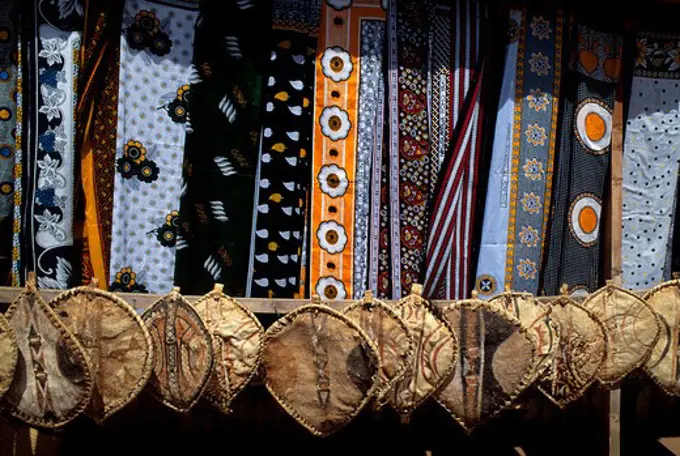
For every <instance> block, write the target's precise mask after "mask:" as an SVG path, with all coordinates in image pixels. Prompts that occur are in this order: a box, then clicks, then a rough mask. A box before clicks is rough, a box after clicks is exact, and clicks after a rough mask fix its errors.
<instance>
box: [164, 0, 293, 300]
mask: <svg viewBox="0 0 680 456" xmlns="http://www.w3.org/2000/svg"><path fill="white" fill-rule="evenodd" d="M264 5H265V2H255V3H253V2H248V1H229V2H224V1H222V0H210V1H206V2H201V18H202V19H201V21H200V24H199V26H198V29H197V32H196V55H195V57H194V67H195V69H194V71H193V72H192V73H193V74H192V78H191V97H190V99H189V105H188V108H189V112H188V115H189V117H190V126H191V128H190V132H191V133H190V134H189V137H188V138H187V149H186V150H187V155H186V161H185V176H186V193H185V194H184V195H183V197H182V204H181V222H180V223H179V224H178V234H180V236H181V237H182V238H183V239H182V240H181V241H179V245H178V251H177V268H176V270H175V282H176V284H177V286H179V287H181V289H182V291H183V292H184V293H192V294H203V293H206V292H207V291H209V290H210V289H211V288H212V287H213V285H214V283H215V282H220V283H222V284H224V290H225V293H227V294H229V295H232V296H244V295H245V294H246V282H247V275H248V272H247V271H248V258H249V251H250V249H249V241H250V237H251V230H252V225H251V221H252V220H253V195H254V181H255V172H256V169H257V153H258V143H259V138H260V130H261V121H260V111H261V109H260V107H261V100H262V95H261V81H260V76H259V75H260V74H263V73H264V72H265V68H263V67H261V64H262V63H263V62H264V61H265V59H266V58H267V56H268V54H269V45H270V43H271V38H270V37H269V36H268V33H269V31H270V30H271V23H269V22H268V21H266V20H263V18H265V17H269V15H268V12H267V11H266V10H264V9H263V7H264ZM272 153H277V152H275V151H274V152H272ZM282 177H283V176H282ZM291 206H293V203H292V202H291ZM295 206H296V207H297V209H299V206H298V205H297V202H295ZM291 211H292V207H291Z"/></svg>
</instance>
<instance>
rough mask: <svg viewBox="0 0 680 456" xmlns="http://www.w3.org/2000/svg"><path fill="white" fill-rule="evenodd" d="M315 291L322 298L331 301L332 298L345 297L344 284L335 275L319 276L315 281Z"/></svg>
mask: <svg viewBox="0 0 680 456" xmlns="http://www.w3.org/2000/svg"><path fill="white" fill-rule="evenodd" d="M315 291H316V294H318V295H319V296H320V297H321V299H323V300H328V301H332V300H334V299H340V300H342V299H346V298H347V290H346V289H345V284H344V283H342V282H341V281H339V280H338V279H336V278H335V277H330V276H327V277H321V278H320V279H319V281H318V282H317V283H316V287H315Z"/></svg>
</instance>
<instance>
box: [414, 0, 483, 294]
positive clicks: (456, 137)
mask: <svg viewBox="0 0 680 456" xmlns="http://www.w3.org/2000/svg"><path fill="white" fill-rule="evenodd" d="M484 12H485V8H484V7H483V6H481V5H479V3H477V2H472V1H469V0H467V1H463V0H459V1H457V2H456V3H455V6H454V10H453V11H452V17H451V31H452V39H453V43H452V46H451V69H452V70H451V72H450V80H451V92H450V93H451V103H450V104H451V122H452V124H451V125H452V128H451V131H453V140H452V141H451V146H450V147H449V148H448V150H447V151H446V155H445V157H444V163H443V164H442V167H441V173H440V179H439V184H438V186H437V191H436V193H435V198H434V201H433V205H432V211H431V219H430V236H429V239H428V246H427V254H426V263H425V265H426V268H425V293H426V295H427V296H428V297H431V298H439V299H463V298H465V297H467V295H468V293H469V287H468V284H469V282H470V264H471V244H472V230H473V215H474V204H475V190H476V184H477V167H478V163H479V150H480V146H481V131H480V130H481V128H480V125H481V121H482V109H481V104H480V92H481V86H482V75H483V70H481V69H479V68H480V66H479V64H478V58H479V45H480V26H481V20H482V18H483V16H484Z"/></svg>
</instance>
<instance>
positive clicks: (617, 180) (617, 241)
mask: <svg viewBox="0 0 680 456" xmlns="http://www.w3.org/2000/svg"><path fill="white" fill-rule="evenodd" d="M618 89H619V90H617V94H616V102H615V103H614V115H613V119H612V150H611V161H610V164H611V165H610V166H611V199H610V204H609V208H610V212H609V213H610V222H609V228H610V232H609V237H610V239H609V251H610V252H611V259H610V261H611V263H610V265H609V271H610V277H611V280H612V283H613V284H614V285H615V286H621V285H622V280H621V274H622V261H621V250H622V238H623V235H622V227H623V90H622V89H623V84H621V83H619V87H618ZM620 454H621V387H620V386H617V387H616V388H614V389H612V390H611V391H610V392H609V456H620Z"/></svg>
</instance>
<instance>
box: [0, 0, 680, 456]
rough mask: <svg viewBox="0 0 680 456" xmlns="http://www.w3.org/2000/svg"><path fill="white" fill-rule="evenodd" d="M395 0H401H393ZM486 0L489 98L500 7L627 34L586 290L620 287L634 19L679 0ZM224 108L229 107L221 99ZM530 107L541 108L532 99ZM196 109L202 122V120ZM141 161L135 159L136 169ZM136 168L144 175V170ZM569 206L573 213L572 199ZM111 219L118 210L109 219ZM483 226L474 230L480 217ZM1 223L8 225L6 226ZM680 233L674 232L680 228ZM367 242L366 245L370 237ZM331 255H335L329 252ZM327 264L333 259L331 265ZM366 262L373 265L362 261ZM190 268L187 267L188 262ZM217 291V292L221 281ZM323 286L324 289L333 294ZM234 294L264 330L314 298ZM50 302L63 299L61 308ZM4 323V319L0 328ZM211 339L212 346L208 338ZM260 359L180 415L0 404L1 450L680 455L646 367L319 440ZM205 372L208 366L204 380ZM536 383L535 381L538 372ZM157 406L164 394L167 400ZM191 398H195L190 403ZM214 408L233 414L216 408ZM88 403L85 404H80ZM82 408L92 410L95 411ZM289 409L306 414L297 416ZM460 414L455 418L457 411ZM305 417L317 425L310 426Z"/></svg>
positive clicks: (370, 415) (672, 417)
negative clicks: (592, 281)
mask: <svg viewBox="0 0 680 456" xmlns="http://www.w3.org/2000/svg"><path fill="white" fill-rule="evenodd" d="M73 1H77V0H73ZM244 1H246V0H244ZM338 1H339V0H338ZM246 2H247V1H246ZM392 2H393V3H396V1H395V0H392ZM341 3H342V2H341ZM349 3H352V2H351V1H350V2H349ZM355 3H356V1H355ZM369 3H370V2H369ZM492 3H493V8H491V11H492V15H491V17H490V18H489V24H490V26H489V27H488V29H487V31H486V33H487V34H488V40H489V47H488V48H487V51H486V52H487V54H488V59H487V61H486V68H485V70H484V71H485V72H486V81H485V84H486V87H485V88H486V92H487V93H486V94H485V96H487V97H489V98H490V99H494V97H495V98H496V99H497V98H498V97H499V96H500V93H501V90H502V89H501V87H502V83H503V81H502V78H503V65H504V61H503V60H504V59H503V55H504V52H505V51H504V47H505V33H506V31H507V19H508V14H509V11H510V9H511V8H512V7H515V6H517V5H519V7H520V8H521V7H535V6H538V7H541V8H558V7H562V8H565V11H567V10H568V11H569V12H570V13H571V14H573V16H574V17H578V18H579V20H580V21H582V22H580V23H583V24H586V25H588V26H592V27H594V28H597V29H598V30H601V31H604V32H609V33H616V34H619V35H621V36H622V37H623V55H622V58H621V61H622V62H623V65H622V69H621V75H622V76H621V79H620V80H619V82H618V83H617V85H616V90H617V91H616V100H615V102H614V106H613V113H612V116H611V119H612V123H611V131H610V134H611V148H610V150H609V152H610V153H609V156H610V160H609V163H608V166H609V169H608V172H607V175H606V180H605V181H604V193H603V198H602V200H603V201H604V203H603V204H602V206H601V208H602V209H603V215H602V227H601V231H600V233H601V235H600V239H601V242H600V245H601V246H600V249H601V251H602V252H603V253H602V254H601V255H600V262H601V264H600V265H599V267H600V270H601V271H602V274H600V281H599V283H597V284H596V285H597V286H596V287H593V288H594V289H598V288H600V287H604V286H605V285H606V286H609V285H613V286H616V287H623V286H624V279H623V269H624V266H623V262H624V260H623V255H622V250H623V246H624V243H625V242H624V236H625V232H624V228H625V226H626V225H625V223H624V215H623V205H624V202H623V201H624V185H625V179H624V175H623V173H624V171H623V170H624V139H625V138H624V129H625V126H624V122H625V121H624V119H627V118H628V109H629V99H630V98H631V96H632V94H631V93H630V87H631V82H632V79H633V77H634V76H633V75H634V71H635V69H634V65H635V62H636V58H637V56H636V40H635V37H636V35H637V34H638V32H640V31H655V32H658V33H675V34H680V26H678V25H677V19H676V18H677V17H680V2H677V1H675V0H656V1H654V2H630V3H620V2H614V1H611V2H608V1H605V2H590V3H588V4H580V2H579V4H576V5H574V4H571V3H572V2H560V1H557V0H554V1H550V2H538V1H536V2H531V1H525V2H518V3H517V5H514V4H513V5H510V4H509V2H505V1H493V2H492ZM643 3H644V4H643ZM0 4H1V3H0ZM355 6H356V5H355ZM678 46H680V43H678ZM679 49H680V48H679ZM679 52H680V51H679ZM331 96H333V95H331ZM178 97H179V98H178V99H177V100H181V94H178ZM675 101H676V102H677V100H675ZM178 103H179V102H178ZM221 108H222V107H221ZM225 109H226V110H227V111H228V107H227V108H225ZM366 109H368V108H366ZM493 109H495V108H493ZM493 109H490V110H489V111H492V110H493ZM678 109H680V107H679V108H678ZM536 111H537V112H538V111H539V109H537V110H536ZM176 112H177V111H176ZM225 112H226V111H225ZM486 115H487V117H488V118H487V119H486V120H485V122H486V124H485V125H488V129H487V130H486V131H487V132H486V133H485V134H484V136H488V137H485V138H484V139H483V141H482V140H481V139H480V141H482V142H483V144H484V145H483V147H482V150H484V153H483V154H482V157H481V158H480V162H479V169H480V170H482V172H481V173H480V176H479V181H478V186H479V189H480V190H479V192H478V194H477V199H478V200H479V201H481V203H479V204H477V206H476V207H475V208H474V211H473V212H474V213H475V214H476V217H477V218H478V219H480V220H481V219H482V218H483V215H484V204H483V203H484V201H485V197H486V188H487V186H488V184H489V182H488V179H489V177H488V176H484V174H485V173H484V172H483V170H488V169H490V168H491V167H492V163H491V145H492V142H493V136H494V135H493V134H492V133H488V131H492V130H493V126H494V124H495V121H496V118H495V116H496V115H495V113H488V114H486ZM203 121H204V122H205V121H206V120H205V119H203ZM199 122H201V121H200V120H199ZM207 122H208V123H209V122H211V119H210V118H208V119H207ZM196 125H199V124H198V123H197V124H196ZM196 125H194V126H196ZM575 134H576V133H575ZM565 141H568V140H565ZM280 144H283V143H280ZM127 146H129V147H130V148H133V147H135V144H127V145H126V147H127ZM275 146H276V145H275ZM310 147H313V148H322V147H327V146H326V145H324V144H321V143H319V144H317V143H314V144H310ZM284 148H285V146H284ZM127 150H128V149H126V151H127ZM274 150H276V149H274ZM332 150H333V149H332ZM280 152H282V151H280ZM126 153H127V152H126ZM336 153H337V152H336ZM331 155H332V154H331ZM149 156H151V154H149ZM669 157H670V155H669ZM147 158H148V157H147ZM147 158H145V156H144V155H142V158H141V159H140V160H138V161H137V162H135V163H136V165H135V166H137V165H139V166H142V167H143V165H144V163H145V161H144V160H147ZM154 166H155V165H154ZM140 169H141V168H140ZM308 171H309V170H308ZM130 172H132V171H130ZM142 172H143V171H139V173H142ZM149 173H153V170H149ZM631 175H632V173H631ZM140 176H141V177H144V176H143V175H142V174H140ZM147 177H148V176H147ZM336 177H337V176H336ZM140 181H141V179H140ZM280 196H281V195H279V197H280ZM211 204H212V202H211ZM321 204H322V202H319V205H321ZM323 204H325V203H323ZM441 207H443V208H446V205H445V204H443V205H442V206H441ZM213 208H214V207H213ZM444 210H445V209H442V211H444ZM568 212H569V214H571V210H570V211H568ZM225 217H226V216H225ZM546 217H547V215H546ZM171 218H172V217H171ZM115 223H116V221H115V220H114V225H115ZM126 223H127V222H126ZM171 223H172V220H171V219H168V222H167V223H166V224H165V225H163V226H162V227H161V228H159V230H161V231H162V229H163V228H164V227H166V225H168V224H171ZM598 223H599V221H598ZM479 225H480V226H479V228H481V223H480V224H479ZM126 226H127V225H126ZM371 226H373V225H371ZM168 229H169V228H168ZM3 230H5V232H2V231H3ZM10 231H12V227H7V226H6V224H5V225H0V237H3V236H4V237H5V238H6V237H7V236H9V237H11V236H12V233H11V232H10ZM161 231H159V232H161ZM675 232H679V231H678V227H677V226H676V227H675ZM147 234H148V233H147ZM237 234H238V233H237ZM237 234H235V235H237ZM482 236H483V235H482V233H481V229H476V230H475V232H474V233H470V239H469V243H470V245H471V246H472V247H470V250H471V251H470V253H471V254H472V256H474V257H475V258H476V257H477V254H478V253H479V252H480V250H482V247H480V244H483V243H484V241H483V239H482ZM253 239H254V235H253ZM145 247H146V246H145ZM140 250H141V248H140ZM1 253H2V254H5V253H6V252H1ZM365 253H367V254H368V249H366V250H365ZM173 258H174V257H173ZM11 260H12V258H11V255H7V256H4V257H2V258H0V267H1V268H2V269H1V270H0V272H2V273H3V274H4V273H8V271H9V269H10V268H11ZM173 261H174V259H173ZM181 261H182V257H180V256H179V255H178V256H177V262H178V265H177V266H175V267H177V268H178V269H181V268H182V267H183V265H182V264H181ZM328 261H329V264H331V260H328ZM448 261H451V260H448ZM121 264H122V263H121ZM187 265H188V262H187ZM187 267H188V266H187ZM334 268H335V266H333V268H330V269H334ZM208 269H209V268H208ZM121 271H122V269H121ZM674 272H680V271H674ZM367 274H370V273H369V272H367ZM187 276H188V277H191V274H188V275H187ZM93 277H94V276H93ZM251 278H252V277H251ZM192 279H196V280H199V281H200V280H203V279H204V278H199V276H198V275H197V276H195V277H192ZM133 281H134V279H133ZM468 281H469V282H472V281H471V280H468ZM95 283H96V281H95ZM253 283H255V281H253ZM657 284H658V283H655V284H654V285H657ZM478 285H479V284H478ZM425 287H426V288H427V287H428V283H425ZM49 288H50V287H41V288H40V290H39V293H40V295H41V296H42V298H43V299H44V300H45V301H46V302H51V301H52V300H53V299H54V298H56V297H57V296H58V295H60V294H61V293H62V291H63V290H54V289H49ZM629 288H630V287H629ZM650 288H652V287H651V286H649V287H645V286H641V287H640V288H639V289H635V290H634V291H633V292H634V293H635V294H636V295H638V296H643V295H645V294H646V292H647V291H648V290H649V289H650ZM415 289H418V287H416V288H415ZM23 290H24V289H23V288H20V287H0V310H2V311H3V312H4V311H5V310H6V309H7V307H8V306H9V305H10V304H11V303H13V302H14V301H15V300H16V299H17V298H18V297H19V296H20V294H21V293H22V292H23ZM218 290H219V291H221V288H219V289H218ZM112 291H113V290H112ZM181 291H182V289H181V288H180V292H181ZM508 291H509V290H508ZM116 295H117V296H119V297H120V298H122V300H123V301H125V302H126V303H127V304H129V306H131V307H132V308H133V309H134V310H135V311H136V312H137V314H139V315H142V314H143V313H144V311H146V310H148V309H149V308H151V307H152V306H154V304H155V303H157V301H159V300H160V299H163V296H164V295H162V294H147V293H144V294H142V293H127V292H116ZM476 296H477V295H476V294H475V297H476ZM589 296H590V294H588V293H580V294H576V295H574V300H575V301H577V302H579V303H582V302H583V301H584V300H586V299H588V298H589ZM184 297H185V298H186V300H187V301H188V302H189V303H191V304H195V303H196V302H197V301H199V300H202V299H205V298H203V297H202V296H197V295H196V296H195V295H187V296H184ZM326 297H327V298H328V295H326ZM178 299H180V298H178ZM234 299H236V300H237V301H238V303H239V304H241V305H243V306H244V307H245V308H247V309H248V310H249V311H251V312H252V313H254V314H255V315H256V316H257V319H258V320H259V321H260V322H261V323H262V325H263V326H264V328H265V329H266V328H269V327H271V326H276V325H279V324H284V323H281V322H282V321H283V320H284V317H285V315H287V314H289V313H291V312H293V311H295V310H296V309H299V308H300V307H303V306H305V305H308V304H310V303H312V300H313V299H314V300H315V301H316V298H312V297H305V298H296V299H277V298H241V297H239V296H234ZM556 299H557V296H545V293H543V295H541V296H538V297H537V300H538V301H539V302H541V303H546V304H548V303H552V302H554V301H555V300H556ZM454 300H455V299H447V300H438V299H433V300H431V301H430V302H431V304H432V305H433V307H434V308H436V309H439V310H438V312H442V311H443V310H442V309H444V308H446V306H447V305H449V304H451V302H452V301H454ZM356 301H357V300H356V299H355V300H354V301H352V300H350V299H342V300H330V301H328V302H324V305H325V306H328V307H329V308H331V309H334V310H338V311H342V310H343V309H345V308H346V307H348V306H349V305H350V304H352V303H355V302H356ZM385 302H386V303H387V304H388V306H390V307H392V308H394V307H396V306H399V305H401V304H399V303H400V302H401V301H397V300H396V299H395V300H385ZM197 307H199V306H197ZM56 308H57V309H58V306H56ZM62 310H63V309H62ZM317 311H318V310H317ZM437 315H438V314H437ZM145 318H146V317H145ZM187 318H189V317H187ZM147 324H148V323H147ZM352 327H353V328H354V329H356V327H354V326H352ZM0 329H1V327H0ZM211 331H212V330H211ZM359 332H360V331H359ZM1 333H2V331H0V335H1ZM355 337H358V336H355ZM211 340H212V339H211ZM208 345H209V343H208ZM0 348H1V347H0ZM213 350H216V348H214V347H213ZM326 356H328V354H326ZM291 359H292V357H291ZM348 362H349V361H348ZM263 369H264V368H262V367H261V368H259V370H258V371H257V372H253V373H252V375H253V376H252V379H250V378H249V379H248V380H249V381H246V382H245V384H247V386H245V384H244V389H243V390H242V391H241V392H240V393H239V394H238V395H237V396H236V398H235V399H234V400H233V402H230V401H227V403H226V405H225V406H224V407H217V408H216V407H211V406H210V405H209V404H208V403H207V402H206V401H201V402H198V403H197V404H196V406H195V407H193V408H192V409H191V411H190V412H189V413H177V412H176V411H175V410H180V409H181V408H178V407H175V406H172V407H171V408H175V410H170V409H169V408H168V407H166V406H165V405H164V403H161V401H157V400H156V399H155V398H154V397H152V395H151V394H147V392H142V393H141V394H139V396H138V397H136V398H135V399H134V400H132V401H131V402H129V404H127V405H126V406H125V407H123V408H121V410H120V411H118V412H116V414H115V415H114V416H112V417H111V418H108V419H107V421H106V423H104V424H103V425H100V424H96V423H95V420H96V419H95V418H93V419H89V418H87V417H85V416H79V417H77V418H76V419H75V420H73V421H72V422H70V423H69V424H68V425H67V426H65V427H63V428H61V429H44V428H39V427H31V426H30V425H28V424H25V423H22V422H21V421H20V420H17V419H15V417H9V416H4V415H3V416H0V456H5V455H7V456H9V455H12V456H15V455H16V456H24V455H36V456H43V455H44V456H48V455H49V456H52V455H59V454H68V455H80V454H100V453H103V454H121V453H125V452H127V453H132V454H145V453H146V454H148V453H150V452H153V453H167V454H197V455H198V454H218V453H227V452H234V451H238V452H243V453H247V454H271V453H273V452H276V453H281V454H286V453H288V452H290V453H294V454H409V455H411V454H413V455H416V454H419V455H423V454H425V455H440V454H526V455H538V454H565V455H567V454H569V455H572V454H594V455H605V454H609V455H611V456H618V455H621V454H623V455H627V454H680V424H678V423H679V422H680V421H679V420H678V417H680V403H678V400H677V398H676V397H672V396H668V395H666V394H664V392H663V391H662V390H661V388H659V387H658V386H657V385H656V384H654V383H653V382H652V381H651V380H650V379H649V378H648V377H646V375H645V374H644V373H642V372H641V370H633V371H632V372H631V373H630V374H629V375H626V376H625V377H624V378H623V379H622V380H620V381H616V382H614V383H612V384H608V385H606V386H605V385H601V384H598V383H597V382H595V383H593V384H592V385H591V386H590V387H589V389H588V390H587V391H586V392H585V393H584V394H583V396H582V397H580V398H579V399H578V400H576V401H574V402H572V403H571V404H569V405H568V406H566V407H565V408H562V409H560V408H559V407H557V406H556V405H555V404H554V403H553V402H551V401H550V400H548V399H547V398H546V397H544V396H543V395H542V394H541V393H540V391H539V389H538V387H537V386H531V387H530V388H528V389H527V391H526V392H525V393H523V394H521V395H520V396H519V399H518V400H516V401H513V402H512V405H511V407H510V408H509V410H505V411H504V412H503V413H502V414H499V415H497V416H494V417H493V419H492V420H489V421H488V422H485V423H483V425H480V426H479V428H477V429H475V430H474V431H473V432H471V433H468V432H466V431H465V430H464V429H463V427H462V426H461V425H459V423H457V422H456V421H454V420H452V419H451V416H450V415H449V413H448V412H447V410H445V409H444V408H442V407H441V406H440V405H439V404H437V403H436V402H435V401H433V400H428V401H425V402H423V403H422V404H421V405H420V406H418V407H417V408H415V410H414V411H413V414H412V415H411V416H410V417H409V418H408V419H405V418H403V417H402V419H400V416H399V414H398V413H397V412H395V411H394V410H392V409H390V408H389V407H385V408H383V409H381V410H377V407H376V408H375V409H374V408H372V406H367V407H365V408H363V410H362V411H361V413H359V414H358V415H357V416H356V417H353V418H354V419H353V420H352V421H351V422H350V423H349V424H347V426H346V427H344V428H343V429H341V430H340V431H338V432H337V433H334V434H333V435H331V436H328V437H324V438H319V437H317V436H315V435H313V433H314V430H315V429H314V427H313V425H305V424H303V426H304V427H303V426H300V424H298V423H297V422H296V421H295V420H294V419H293V418H291V416H289V414H288V413H287V412H286V410H284V408H283V407H282V406H280V405H279V403H280V402H284V403H285V401H281V400H279V399H278V398H277V400H276V401H275V400H274V398H273V397H272V395H271V394H270V393H269V391H268V390H267V388H265V385H264V383H263V380H262V378H263V377H264V374H263V373H262V372H263ZM321 370H322V369H321ZM0 374H1V371H0ZM258 374H260V375H258ZM149 375H150V374H149ZM210 375H211V374H206V378H207V377H208V376H210ZM147 379H148V378H147ZM0 380H1V378H0ZM534 380H536V379H534ZM0 383H1V382H0ZM203 383H204V384H203V388H205V384H206V383H208V380H207V379H206V380H205V381H204V382H203ZM538 383H539V382H538V381H537V382H536V384H538ZM266 386H267V387H270V386H271V385H266ZM291 388H292V386H291ZM0 396H1V395H0ZM513 399H514V398H513ZM204 402H205V403H204ZM211 402H212V401H211ZM277 402H279V403H277ZM165 404H166V405H167V402H165ZM214 404H215V403H214V402H213V405H214ZM193 405H194V404H190V405H189V406H188V407H187V409H188V408H190V407H191V406H193ZM218 408H220V409H221V410H222V411H229V412H230V413H229V414H225V413H222V411H220V410H218ZM88 412H90V410H89V409H88ZM88 412H86V413H88ZM88 415H89V416H92V414H90V413H88ZM291 415H294V413H291ZM296 419H297V417H296ZM298 421H300V422H301V423H302V422H303V420H299V419H298ZM459 422H461V423H462V421H460V420H459ZM305 427H307V428H308V429H309V430H310V431H312V432H308V430H307V429H305Z"/></svg>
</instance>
